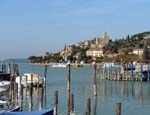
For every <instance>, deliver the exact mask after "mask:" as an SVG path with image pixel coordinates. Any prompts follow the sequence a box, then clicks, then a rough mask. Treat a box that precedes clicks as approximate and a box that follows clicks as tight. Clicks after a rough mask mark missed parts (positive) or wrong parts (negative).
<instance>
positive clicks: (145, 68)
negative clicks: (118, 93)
mask: <svg viewBox="0 0 150 115" xmlns="http://www.w3.org/2000/svg"><path fill="white" fill-rule="evenodd" d="M129 66H130V68H128V69H127V68H125V67H123V66H120V67H108V68H101V67H99V68H98V71H97V72H98V74H97V79H105V80H120V81H149V80H150V63H148V64H143V63H138V64H135V65H133V64H130V65H129Z"/></svg>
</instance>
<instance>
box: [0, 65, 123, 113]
mask: <svg viewBox="0 0 150 115" xmlns="http://www.w3.org/2000/svg"><path fill="white" fill-rule="evenodd" d="M2 68H3V71H6V66H5V65H2ZM9 70H10V73H11V65H10V64H9ZM96 74H97V65H96V64H94V76H93V94H94V103H95V104H94V106H95V107H94V108H95V109H94V113H93V114H94V115H97V79H96V76H97V75H96ZM17 76H19V70H18V65H17V64H14V65H13V76H11V80H10V81H11V84H10V98H11V101H12V102H14V101H16V100H18V102H19V105H20V107H22V105H23V85H21V80H20V83H19V84H20V87H18V84H16V82H15V79H16V77H17ZM46 76H47V65H45V71H44V77H45V81H46ZM32 79H33V78H32V76H31V81H32ZM16 92H18V93H16ZM45 92H46V83H45ZM32 93H33V86H32V83H31V85H30V87H29V94H30V102H29V111H32V109H33V107H32V106H33V104H32V98H33V97H32ZM41 93H42V94H43V90H42V92H41ZM45 96H46V95H45ZM67 97H68V104H67V105H68V111H67V114H68V115H71V114H73V112H74V95H73V94H71V66H70V64H69V65H68V77H67ZM42 100H43V96H41V101H42ZM42 105H43V104H41V105H40V107H39V109H40V110H41V109H42ZM21 110H22V108H21ZM54 115H58V91H55V94H54ZM85 115H91V99H90V98H87V100H86V110H85ZM116 115H121V103H120V102H119V103H116Z"/></svg>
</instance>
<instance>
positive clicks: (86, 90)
mask: <svg viewBox="0 0 150 115" xmlns="http://www.w3.org/2000/svg"><path fill="white" fill-rule="evenodd" d="M19 72H20V74H21V75H23V74H24V73H27V72H35V73H38V74H40V75H42V76H43V75H44V66H31V65H29V64H19ZM93 73H94V70H93V67H81V68H72V69H71V93H72V94H74V99H75V100H74V104H75V111H76V112H77V113H80V114H81V115H84V112H85V109H86V99H87V98H88V97H89V98H91V115H94V105H95V102H94V99H95V98H94V96H93ZM67 76H68V69H67V68H51V67H48V72H47V79H46V82H47V86H46V98H45V97H44V98H45V100H46V101H45V103H44V108H48V107H52V104H53V102H54V100H53V99H54V92H55V91H56V90H58V95H59V105H58V112H59V114H60V115H65V114H66V113H67ZM97 91H98V93H97V101H96V102H97V103H96V105H97V109H96V114H95V115H115V104H116V102H121V103H122V115H142V114H143V115H148V114H149V113H150V83H149V82H130V81H106V80H97ZM38 102H39V101H38V96H37V91H36V90H35V92H34V94H33V108H34V109H35V110H37V109H38ZM26 103H27V104H28V102H25V101H24V110H28V106H27V105H26Z"/></svg>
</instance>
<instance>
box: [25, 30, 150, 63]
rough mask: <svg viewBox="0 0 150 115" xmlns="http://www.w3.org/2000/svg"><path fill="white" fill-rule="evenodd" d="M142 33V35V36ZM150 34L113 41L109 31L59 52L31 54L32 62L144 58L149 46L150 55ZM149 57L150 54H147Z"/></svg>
mask: <svg viewBox="0 0 150 115" xmlns="http://www.w3.org/2000/svg"><path fill="white" fill-rule="evenodd" d="M141 34H142V36H141ZM149 39H150V34H149V33H147V32H145V34H143V33H139V34H137V35H133V36H131V37H130V36H129V35H128V36H127V37H126V38H125V39H118V40H115V41H113V40H112V39H111V38H110V37H109V36H108V33H107V32H104V33H103V35H102V36H101V37H95V38H93V39H91V40H86V41H82V42H79V43H78V44H76V45H74V44H73V45H65V46H64V48H63V49H62V50H61V51H60V52H58V53H50V52H45V53H44V55H43V56H40V57H36V56H30V57H29V58H28V59H29V60H30V61H31V62H39V61H40V62H41V61H42V62H43V61H44V62H45V61H46V62H67V61H70V62H72V63H80V62H81V61H82V62H85V63H91V62H93V61H97V62H102V61H109V60H112V59H113V61H122V60H124V61H131V60H133V59H134V60H139V59H143V54H144V48H147V51H146V55H149V52H150V51H149V50H150V48H149V44H148V42H147V41H149ZM146 44H147V45H146ZM147 57H149V56H147Z"/></svg>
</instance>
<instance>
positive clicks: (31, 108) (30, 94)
mask: <svg viewBox="0 0 150 115" xmlns="http://www.w3.org/2000/svg"><path fill="white" fill-rule="evenodd" d="M32 93H33V74H31V83H30V86H29V98H30V99H29V100H30V101H29V111H32V110H33V100H32V99H33V94H32Z"/></svg>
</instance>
